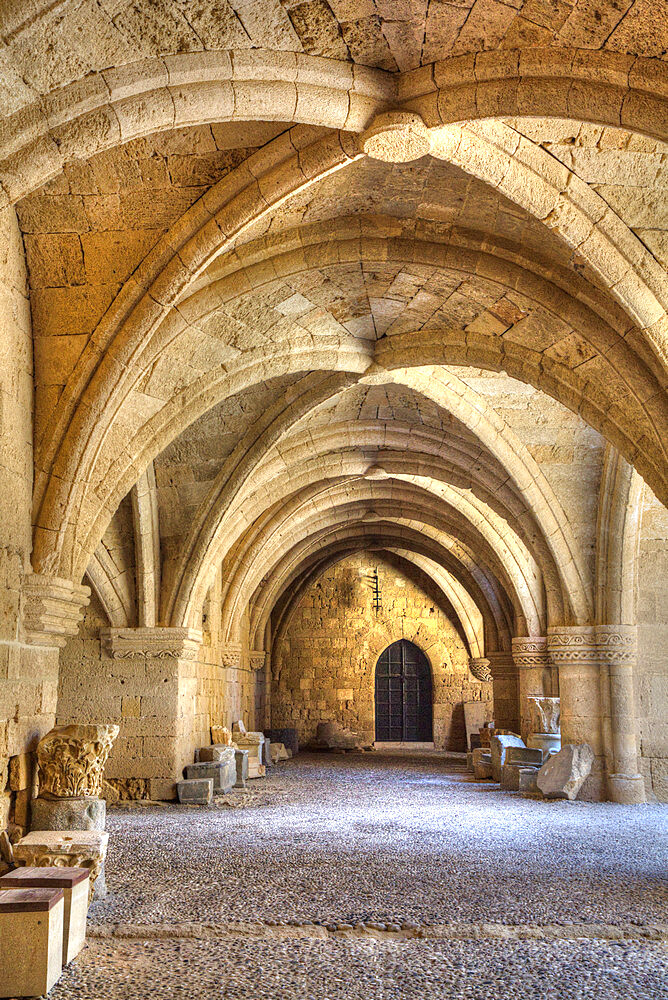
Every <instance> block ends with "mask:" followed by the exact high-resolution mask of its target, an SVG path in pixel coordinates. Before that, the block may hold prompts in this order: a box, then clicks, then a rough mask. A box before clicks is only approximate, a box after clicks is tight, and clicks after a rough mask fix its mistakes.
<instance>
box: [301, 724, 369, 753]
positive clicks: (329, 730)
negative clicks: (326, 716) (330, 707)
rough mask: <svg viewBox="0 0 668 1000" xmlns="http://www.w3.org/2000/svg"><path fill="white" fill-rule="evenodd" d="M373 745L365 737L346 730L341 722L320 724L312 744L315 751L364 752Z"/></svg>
mask: <svg viewBox="0 0 668 1000" xmlns="http://www.w3.org/2000/svg"><path fill="white" fill-rule="evenodd" d="M372 745H373V743H372V741H370V740H369V739H367V738H366V737H365V736H364V735H362V734H358V733H354V732H352V731H351V730H350V729H346V728H345V726H342V725H341V724H340V723H339V722H332V721H330V722H319V723H318V727H317V729H316V734H315V740H314V741H313V743H312V744H311V747H312V749H314V750H364V749H365V748H367V747H370V746H372Z"/></svg>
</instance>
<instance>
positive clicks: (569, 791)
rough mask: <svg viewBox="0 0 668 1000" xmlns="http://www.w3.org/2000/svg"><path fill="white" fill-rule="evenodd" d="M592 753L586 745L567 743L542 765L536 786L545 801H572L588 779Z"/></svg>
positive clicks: (592, 759) (592, 761) (592, 757)
mask: <svg viewBox="0 0 668 1000" xmlns="http://www.w3.org/2000/svg"><path fill="white" fill-rule="evenodd" d="M593 763H594V751H593V750H592V748H591V747H590V746H589V744H588V743H580V744H577V743H567V744H566V746H565V747H562V749H561V750H560V751H559V753H556V754H554V755H553V756H551V757H550V759H549V760H548V761H547V762H546V763H545V764H543V766H542V767H541V769H540V771H539V772H538V777H537V778H536V784H537V785H538V788H539V789H540V790H541V792H542V793H543V795H544V796H545V798H546V799H568V800H569V801H571V802H572V801H573V799H576V798H577V795H578V792H579V791H580V789H581V788H582V786H583V784H584V783H585V781H586V779H587V778H588V777H589V773H590V771H591V767H592V764H593Z"/></svg>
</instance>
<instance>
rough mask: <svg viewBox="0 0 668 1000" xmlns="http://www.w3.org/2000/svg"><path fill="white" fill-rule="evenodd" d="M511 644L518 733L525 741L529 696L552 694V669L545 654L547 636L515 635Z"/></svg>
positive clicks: (528, 725)
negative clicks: (518, 722)
mask: <svg viewBox="0 0 668 1000" xmlns="http://www.w3.org/2000/svg"><path fill="white" fill-rule="evenodd" d="M512 646H513V661H514V663H515V666H516V667H517V671H518V687H519V702H520V734H521V736H522V739H523V740H524V741H525V742H526V739H527V737H528V735H529V733H530V732H531V723H532V714H531V707H530V704H529V698H530V697H532V696H536V695H537V696H539V697H542V696H545V695H547V696H550V695H551V694H552V677H551V672H552V671H551V666H550V661H549V658H548V655H547V637H546V636H539V635H532V636H517V637H516V638H514V639H513V641H512Z"/></svg>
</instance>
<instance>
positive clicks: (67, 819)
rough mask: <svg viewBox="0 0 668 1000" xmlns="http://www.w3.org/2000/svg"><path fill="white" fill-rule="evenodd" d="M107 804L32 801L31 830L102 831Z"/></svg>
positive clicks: (85, 800) (88, 799)
mask: <svg viewBox="0 0 668 1000" xmlns="http://www.w3.org/2000/svg"><path fill="white" fill-rule="evenodd" d="M106 816H107V804H106V802H105V800H104V799H96V798H92V797H91V796H86V797H85V798H67V799H65V798H61V799H47V798H43V797H42V796H41V795H40V796H38V797H37V798H36V799H33V801H32V816H31V822H30V829H31V830H104V827H105V822H106Z"/></svg>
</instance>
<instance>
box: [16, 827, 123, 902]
mask: <svg viewBox="0 0 668 1000" xmlns="http://www.w3.org/2000/svg"><path fill="white" fill-rule="evenodd" d="M108 844H109V834H108V833H105V832H102V831H100V830H62V831H56V830H40V831H33V832H31V833H29V834H27V836H25V837H23V838H22V839H21V840H20V841H19V842H18V844H15V845H14V857H15V859H16V860H17V861H18V862H19V863H21V864H26V865H32V866H33V867H35V868H44V867H47V868H53V867H56V868H59V867H66V868H88V869H89V871H90V885H89V894H90V899H91V900H92V899H94V898H97V899H101V898H103V897H104V896H106V894H107V885H106V881H105V877H104V862H105V858H106V856H107V845H108Z"/></svg>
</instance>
